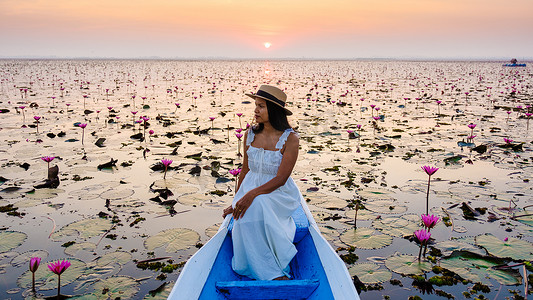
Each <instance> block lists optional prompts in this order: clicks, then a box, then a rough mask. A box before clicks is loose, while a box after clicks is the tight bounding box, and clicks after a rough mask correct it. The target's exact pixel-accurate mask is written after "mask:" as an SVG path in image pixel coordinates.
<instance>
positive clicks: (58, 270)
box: [48, 259, 70, 275]
mask: <svg viewBox="0 0 533 300" xmlns="http://www.w3.org/2000/svg"><path fill="white" fill-rule="evenodd" d="M68 267H70V262H69V261H68V260H66V259H65V260H58V261H57V262H52V263H49V264H48V269H50V271H52V272H54V273H55V274H57V275H61V274H63V272H65V271H66V270H67V269H68Z"/></svg>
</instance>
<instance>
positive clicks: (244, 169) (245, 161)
mask: <svg viewBox="0 0 533 300" xmlns="http://www.w3.org/2000/svg"><path fill="white" fill-rule="evenodd" d="M250 130H251V129H250ZM247 139H248V130H247V131H246V132H245V133H244V140H243V143H244V156H243V164H242V168H241V173H239V178H238V179H237V189H236V190H235V194H237V191H238V190H239V188H240V187H241V183H242V181H243V180H244V177H246V174H248V171H250V169H249V168H248V154H247V153H246V152H247V151H248V148H249V146H247V145H246V140H247ZM232 213H233V207H232V206H231V204H230V206H228V207H226V208H225V209H224V211H223V212H222V218H225V217H226V216H227V215H229V214H232Z"/></svg>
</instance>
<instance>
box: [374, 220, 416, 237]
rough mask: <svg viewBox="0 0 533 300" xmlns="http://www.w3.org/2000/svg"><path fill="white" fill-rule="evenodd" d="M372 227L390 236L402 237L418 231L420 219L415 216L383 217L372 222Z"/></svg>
mask: <svg viewBox="0 0 533 300" xmlns="http://www.w3.org/2000/svg"><path fill="white" fill-rule="evenodd" d="M413 216H414V217H415V218H413ZM372 227H374V228H376V229H377V230H379V231H381V232H382V233H385V234H388V235H390V236H394V237H404V236H406V235H412V234H413V232H415V230H417V229H420V217H419V216H417V215H404V216H399V217H396V216H391V217H384V218H381V219H377V220H374V221H373V222H372Z"/></svg>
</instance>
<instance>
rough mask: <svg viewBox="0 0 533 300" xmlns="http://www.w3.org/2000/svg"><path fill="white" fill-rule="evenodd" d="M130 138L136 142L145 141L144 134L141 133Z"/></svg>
mask: <svg viewBox="0 0 533 300" xmlns="http://www.w3.org/2000/svg"><path fill="white" fill-rule="evenodd" d="M130 138H132V139H134V140H142V139H143V134H142V133H141V132H139V133H136V134H134V135H131V136H130Z"/></svg>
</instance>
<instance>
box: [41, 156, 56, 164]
mask: <svg viewBox="0 0 533 300" xmlns="http://www.w3.org/2000/svg"><path fill="white" fill-rule="evenodd" d="M54 158H56V157H55V156H43V157H41V159H42V160H44V161H45V162H47V163H49V162H51V161H52V160H54Z"/></svg>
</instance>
